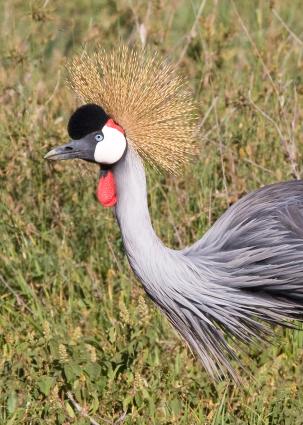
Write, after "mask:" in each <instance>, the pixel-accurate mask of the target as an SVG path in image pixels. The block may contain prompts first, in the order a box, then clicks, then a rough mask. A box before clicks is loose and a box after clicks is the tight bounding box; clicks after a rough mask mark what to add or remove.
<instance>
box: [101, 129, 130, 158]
mask: <svg viewBox="0 0 303 425" xmlns="http://www.w3.org/2000/svg"><path fill="white" fill-rule="evenodd" d="M102 132H103V135H104V139H103V140H102V142H98V143H97V145H96V148H95V153H94V158H95V161H96V162H99V163H100V164H114V163H115V162H117V161H119V159H121V158H122V155H123V154H124V151H125V148H126V139H125V136H124V134H122V133H121V131H119V130H116V129H115V128H112V127H108V126H106V125H105V126H104V127H103V129H102Z"/></svg>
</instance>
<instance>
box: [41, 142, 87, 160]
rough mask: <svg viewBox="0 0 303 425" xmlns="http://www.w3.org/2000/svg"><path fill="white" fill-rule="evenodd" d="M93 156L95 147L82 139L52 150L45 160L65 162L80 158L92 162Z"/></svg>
mask: <svg viewBox="0 0 303 425" xmlns="http://www.w3.org/2000/svg"><path fill="white" fill-rule="evenodd" d="M93 154H94V151H93V147H92V146H90V144H89V143H87V141H85V140H84V139H80V140H71V141H70V142H69V143H66V144H65V145H62V146H58V147H57V148H54V149H52V150H51V151H49V152H48V153H47V154H46V155H45V157H44V159H51V160H65V159H75V158H79V159H85V160H88V161H91V160H93Z"/></svg>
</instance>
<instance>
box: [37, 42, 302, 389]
mask: <svg viewBox="0 0 303 425" xmlns="http://www.w3.org/2000/svg"><path fill="white" fill-rule="evenodd" d="M70 83H71V86H72V88H73V89H74V91H75V92H76V94H77V95H78V96H79V97H80V99H81V100H82V102H83V105H82V106H80V107H79V108H78V109H77V110H76V111H75V112H74V113H73V114H72V116H71V118H70V120H69V123H68V133H69V136H70V138H71V140H70V142H69V143H67V144H66V145H63V146H60V147H57V148H55V149H53V150H51V151H50V152H49V153H48V154H47V155H46V156H45V158H47V159H51V160H65V159H72V158H79V159H83V160H85V161H90V162H94V163H97V164H99V166H100V170H101V171H100V178H99V183H98V188H97V197H98V199H99V201H100V202H101V204H102V205H104V206H105V207H112V208H114V212H115V216H116V218H117V222H118V225H119V227H120V230H121V233H122V237H123V243H124V247H125V251H126V254H127V257H128V260H129V263H130V266H131V268H132V270H133V271H134V273H135V275H136V276H137V278H138V279H139V280H140V281H141V283H142V285H143V287H144V289H145V291H146V293H147V294H148V295H149V297H150V298H151V299H152V300H153V301H154V302H155V303H156V304H157V306H158V307H159V308H160V309H161V311H162V312H163V313H164V314H165V315H166V316H167V318H168V320H169V321H170V322H171V324H172V325H173V326H174V327H175V328H176V329H177V331H178V332H179V333H180V334H181V335H182V336H183V338H184V339H185V340H186V341H187V343H188V344H189V346H190V347H191V348H192V349H193V350H194V351H195V352H196V353H197V355H198V357H199V359H200V360H201V361H202V363H203V365H204V367H205V368H206V370H207V372H208V373H209V374H210V376H211V377H212V378H218V377H221V376H222V374H223V375H230V376H231V377H232V378H234V379H235V380H236V381H237V380H239V376H238V375H237V373H236V372H235V371H234V369H233V367H232V365H231V363H230V358H235V357H236V354H235V351H234V349H233V348H232V346H231V345H230V344H229V342H227V341H226V339H225V337H226V336H227V335H230V336H231V337H232V338H233V339H239V340H240V341H242V342H244V343H245V344H247V343H249V342H251V341H253V340H255V339H257V340H258V339H259V340H261V339H264V338H267V337H268V336H269V334H270V333H271V332H272V331H271V330H270V329H271V328H270V327H269V326H268V324H271V325H277V324H278V325H284V326H289V325H290V321H291V320H293V319H298V320H300V319H301V318H302V313H303V181H289V182H284V183H277V184H273V185H270V186H266V187H263V188H261V189H259V190H256V191H255V192H252V193H249V194H248V195H246V196H244V197H243V198H242V199H240V200H239V201H238V202H236V203H235V204H234V205H233V206H232V207H230V208H229V209H228V210H227V211H226V212H225V213H224V214H223V215H222V216H221V217H220V218H219V219H218V220H217V222H216V223H215V224H214V225H213V226H212V227H211V228H210V229H209V230H208V231H207V232H206V233H205V234H204V235H203V236H202V238H201V239H200V240H198V241H197V242H196V243H194V244H193V245H192V246H189V247H186V248H184V249H181V250H173V249H170V248H167V247H166V246H164V244H163V243H162V242H161V240H160V239H159V238H158V237H157V235H156V234H155V231H154V229H153V227H152V224H151V219H150V215H149V210H148V203H147V189H146V179H145V171H144V166H143V161H142V159H143V160H147V161H149V162H150V163H152V164H153V165H155V166H157V167H159V168H162V169H164V170H167V171H169V172H175V171H177V169H178V168H179V166H180V165H182V163H183V162H185V161H186V160H187V158H188V157H189V156H190V155H191V154H192V153H194V151H195V149H196V148H195V144H194V139H195V134H196V128H197V126H196V118H195V113H194V104H193V102H192V100H191V96H190V94H189V92H188V91H187V89H186V86H185V85H184V81H183V80H182V79H181V78H180V77H179V76H178V75H177V74H176V73H175V70H174V68H173V66H172V65H170V64H168V63H165V62H162V61H161V59H160V58H159V57H158V56H157V55H154V54H151V53H148V52H146V51H142V52H141V51H139V50H134V49H132V48H130V47H126V46H120V47H118V48H117V49H116V50H114V51H112V52H110V53H105V52H98V53H96V54H95V55H94V56H92V57H90V56H88V55H81V57H76V58H75V59H73V61H72V62H71V63H70Z"/></svg>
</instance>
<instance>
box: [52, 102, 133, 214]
mask: <svg viewBox="0 0 303 425" xmlns="http://www.w3.org/2000/svg"><path fill="white" fill-rule="evenodd" d="M67 130H68V134H69V136H70V138H71V140H70V141H69V143H66V144H65V145H62V146H58V147H56V148H54V149H52V150H51V151H49V152H48V153H47V154H46V155H45V157H44V158H45V159H49V160H66V159H75V158H78V159H83V160H85V161H89V162H95V163H97V164H100V165H101V167H102V168H101V170H102V171H101V173H100V180H99V184H98V189H97V197H98V199H99V201H100V202H101V204H102V205H104V206H106V207H110V206H113V205H115V203H116V201H117V199H116V190H115V181H114V177H113V174H112V172H111V166H112V165H114V164H116V163H117V162H118V161H119V160H120V159H121V158H122V157H123V156H124V154H125V152H126V150H127V142H126V137H125V134H124V130H123V129H122V128H121V127H120V126H119V125H118V124H116V123H115V122H114V121H113V120H112V119H111V118H110V117H109V116H108V115H107V114H106V113H105V111H104V110H103V109H102V108H101V107H100V106H98V105H95V104H93V103H90V104H86V105H82V106H80V108H78V109H77V110H76V111H75V112H74V113H73V114H72V116H71V117H70V119H69V122H68V126H67Z"/></svg>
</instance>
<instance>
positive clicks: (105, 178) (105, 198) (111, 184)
mask: <svg viewBox="0 0 303 425" xmlns="http://www.w3.org/2000/svg"><path fill="white" fill-rule="evenodd" d="M97 198H98V201H99V202H100V204H101V205H103V206H104V207H113V206H115V205H116V203H117V195H116V184H115V178H114V175H113V173H112V171H110V170H108V171H107V172H106V174H105V175H102V176H101V177H100V179H99V183H98V187H97Z"/></svg>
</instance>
